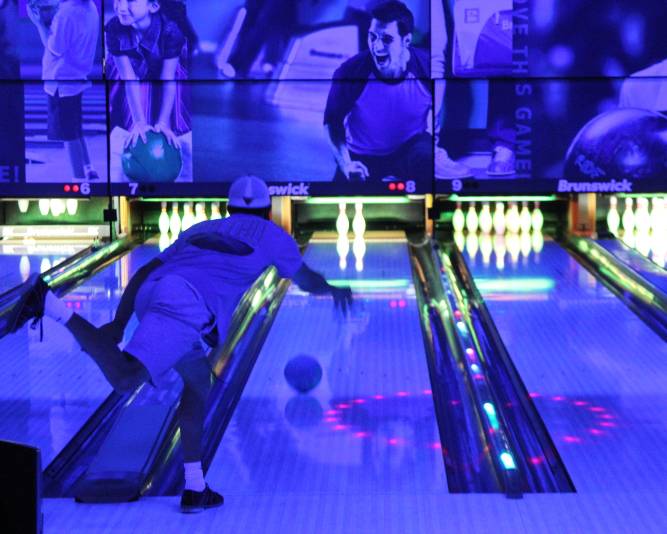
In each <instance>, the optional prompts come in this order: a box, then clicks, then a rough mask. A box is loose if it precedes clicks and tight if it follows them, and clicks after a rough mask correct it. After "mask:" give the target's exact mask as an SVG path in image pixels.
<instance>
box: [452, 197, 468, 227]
mask: <svg viewBox="0 0 667 534" xmlns="http://www.w3.org/2000/svg"><path fill="white" fill-rule="evenodd" d="M465 225H466V218H465V215H463V210H462V209H461V203H460V202H457V203H456V208H455V209H454V215H453V217H452V226H453V227H454V232H463V229H464V228H465Z"/></svg>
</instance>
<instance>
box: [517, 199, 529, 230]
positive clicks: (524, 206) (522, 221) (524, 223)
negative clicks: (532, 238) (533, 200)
mask: <svg viewBox="0 0 667 534" xmlns="http://www.w3.org/2000/svg"><path fill="white" fill-rule="evenodd" d="M531 226H532V220H531V218H530V210H529V209H528V202H526V201H525V200H524V201H523V202H521V213H520V214H519V227H520V228H521V231H522V232H524V233H527V232H530V227H531Z"/></svg>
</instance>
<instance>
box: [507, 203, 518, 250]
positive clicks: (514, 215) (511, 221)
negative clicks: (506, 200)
mask: <svg viewBox="0 0 667 534" xmlns="http://www.w3.org/2000/svg"><path fill="white" fill-rule="evenodd" d="M505 222H506V223H507V230H508V231H509V232H510V233H512V234H518V233H519V229H520V228H521V216H520V215H519V206H518V205H517V203H516V202H510V208H509V210H508V211H507V217H505ZM508 250H509V243H508Z"/></svg>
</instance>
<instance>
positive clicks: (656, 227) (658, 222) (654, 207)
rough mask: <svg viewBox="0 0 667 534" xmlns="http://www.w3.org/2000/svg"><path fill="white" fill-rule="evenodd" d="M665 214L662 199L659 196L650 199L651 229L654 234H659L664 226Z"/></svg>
mask: <svg viewBox="0 0 667 534" xmlns="http://www.w3.org/2000/svg"><path fill="white" fill-rule="evenodd" d="M665 216H667V213H665V212H664V208H663V201H662V199H661V198H660V197H653V198H652V199H651V231H652V232H653V234H654V235H656V234H661V233H662V232H663V230H664V228H665Z"/></svg>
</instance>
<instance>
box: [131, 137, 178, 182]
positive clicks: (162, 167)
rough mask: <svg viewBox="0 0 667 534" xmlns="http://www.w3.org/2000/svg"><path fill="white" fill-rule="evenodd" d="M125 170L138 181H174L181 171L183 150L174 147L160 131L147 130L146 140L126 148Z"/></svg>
mask: <svg viewBox="0 0 667 534" xmlns="http://www.w3.org/2000/svg"><path fill="white" fill-rule="evenodd" d="M122 162H123V172H124V173H125V174H126V175H127V176H128V178H131V179H132V180H136V181H137V182H154V183H163V182H173V181H174V180H176V178H177V177H178V175H179V174H180V172H181V167H182V166H183V160H182V159H181V151H180V150H179V149H178V148H175V147H173V146H172V145H170V144H169V141H167V138H166V137H165V136H164V135H163V134H161V133H158V132H153V131H148V132H146V142H145V143H144V142H143V140H142V139H141V138H139V139H138V140H137V144H136V145H135V146H129V147H127V148H126V149H125V151H124V152H123V156H122Z"/></svg>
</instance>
